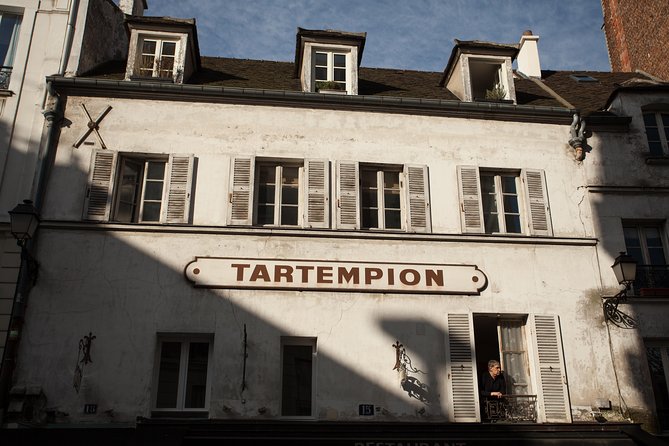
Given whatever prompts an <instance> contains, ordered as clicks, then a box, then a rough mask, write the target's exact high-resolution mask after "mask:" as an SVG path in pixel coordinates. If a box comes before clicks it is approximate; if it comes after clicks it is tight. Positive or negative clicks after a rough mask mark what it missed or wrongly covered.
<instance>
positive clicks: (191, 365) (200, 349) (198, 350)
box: [184, 342, 209, 408]
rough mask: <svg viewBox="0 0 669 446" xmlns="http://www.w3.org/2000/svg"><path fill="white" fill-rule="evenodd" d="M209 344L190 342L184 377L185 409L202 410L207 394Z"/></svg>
mask: <svg viewBox="0 0 669 446" xmlns="http://www.w3.org/2000/svg"><path fill="white" fill-rule="evenodd" d="M208 359H209V343H207V342H191V343H190V349H189V351H188V374H187V377H186V400H185V402H184V406H185V407H186V408H203V407H204V405H205V399H206V392H207V361H208Z"/></svg>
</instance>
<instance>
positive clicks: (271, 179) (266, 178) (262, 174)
mask: <svg viewBox="0 0 669 446" xmlns="http://www.w3.org/2000/svg"><path fill="white" fill-rule="evenodd" d="M275 179H276V167H275V166H258V182H259V183H260V184H268V183H271V184H274V183H275V182H276V180H275Z"/></svg>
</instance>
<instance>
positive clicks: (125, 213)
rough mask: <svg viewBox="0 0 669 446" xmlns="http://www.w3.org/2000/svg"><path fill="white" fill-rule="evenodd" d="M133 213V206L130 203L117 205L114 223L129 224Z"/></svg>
mask: <svg viewBox="0 0 669 446" xmlns="http://www.w3.org/2000/svg"><path fill="white" fill-rule="evenodd" d="M134 213H135V206H133V204H132V203H119V204H118V207H117V209H116V218H115V220H116V221H120V222H123V223H130V222H131V221H132V218H133V215H134Z"/></svg>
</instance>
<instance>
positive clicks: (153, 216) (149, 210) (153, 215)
mask: <svg viewBox="0 0 669 446" xmlns="http://www.w3.org/2000/svg"><path fill="white" fill-rule="evenodd" d="M159 220H160V203H159V202H158V203H155V202H144V210H143V212H142V221H159Z"/></svg>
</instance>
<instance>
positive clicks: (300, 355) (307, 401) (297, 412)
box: [281, 345, 312, 416]
mask: <svg viewBox="0 0 669 446" xmlns="http://www.w3.org/2000/svg"><path fill="white" fill-rule="evenodd" d="M311 381H312V376H311V346H306V345H284V346H283V380H282V389H281V395H282V398H281V400H282V401H281V402H282V404H281V415H283V416H291V415H292V416H309V415H311Z"/></svg>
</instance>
